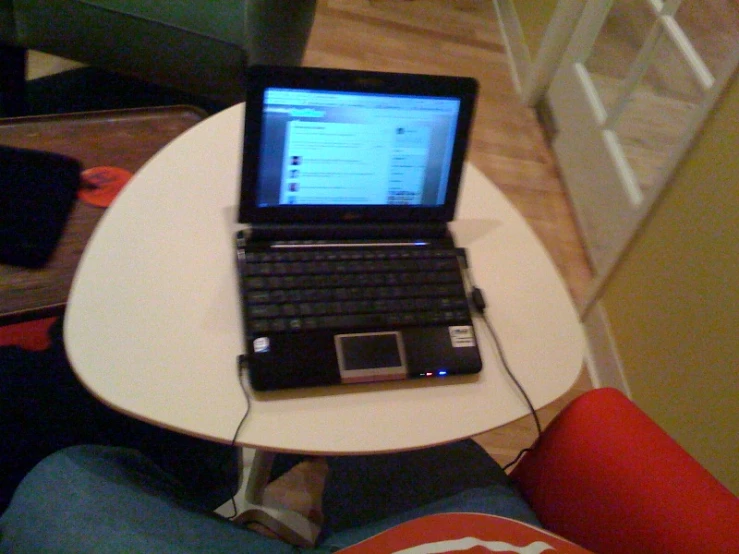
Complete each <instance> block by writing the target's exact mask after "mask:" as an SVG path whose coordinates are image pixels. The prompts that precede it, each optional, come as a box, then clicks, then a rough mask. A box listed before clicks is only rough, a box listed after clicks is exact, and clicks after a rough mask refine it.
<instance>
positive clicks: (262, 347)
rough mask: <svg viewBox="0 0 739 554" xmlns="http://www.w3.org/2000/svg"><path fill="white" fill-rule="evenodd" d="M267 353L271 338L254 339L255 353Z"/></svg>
mask: <svg viewBox="0 0 739 554" xmlns="http://www.w3.org/2000/svg"><path fill="white" fill-rule="evenodd" d="M265 352H269V338H267V337H259V338H258V339H254V353H255V354H263V353H265Z"/></svg>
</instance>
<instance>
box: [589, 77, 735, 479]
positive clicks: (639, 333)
mask: <svg viewBox="0 0 739 554" xmlns="http://www.w3.org/2000/svg"><path fill="white" fill-rule="evenodd" d="M738 133H739V82H738V79H737V74H736V73H735V74H734V77H733V79H732V81H731V82H730V84H729V87H728V88H727V90H726V91H725V93H724V95H723V97H722V98H721V100H720V101H719V103H718V104H717V107H716V109H715V110H714V112H713V114H712V116H711V117H710V119H709V121H708V122H707V125H706V126H705V127H704V129H703V131H702V132H701V134H700V135H699V137H698V140H697V142H696V143H695V144H694V145H693V147H692V148H691V151H690V152H689V154H688V156H687V157H686V158H685V160H684V161H683V163H682V164H681V166H680V168H679V169H678V171H677V173H676V175H675V176H674V178H673V180H672V183H671V185H670V188H669V189H668V191H667V193H666V195H665V197H664V198H663V199H662V201H661V202H660V203H659V205H658V206H657V209H656V210H655V212H654V214H653V216H652V217H651V218H650V219H649V220H648V221H647V224H646V226H645V228H644V229H643V232H642V233H640V234H639V235H638V237H637V239H636V240H635V242H634V244H633V245H632V247H631V249H630V251H629V252H628V253H627V255H626V257H625V258H624V260H623V261H622V263H621V264H620V265H619V267H618V268H617V270H616V272H615V273H614V275H613V278H612V279H611V281H610V282H609V284H608V286H607V287H606V290H605V293H604V296H603V299H602V301H603V304H604V306H605V308H606V311H607V313H608V317H609V319H610V322H611V325H612V328H613V332H614V336H615V338H616V342H617V345H618V350H619V354H620V355H621V359H622V361H623V364H624V369H625V376H626V379H627V381H628V384H629V387H630V388H631V391H632V393H633V399H634V401H635V402H636V403H637V404H638V405H639V406H640V407H641V408H642V409H644V410H645V411H646V412H647V413H649V414H650V416H651V417H652V418H654V419H655V421H657V422H658V423H659V424H660V425H661V426H662V427H663V428H664V429H666V430H667V432H668V433H670V435H671V436H672V437H673V438H675V439H676V440H677V441H678V442H679V443H680V444H681V445H682V446H683V447H684V448H685V449H686V450H688V451H689V452H690V453H691V454H692V455H693V456H694V457H695V458H697V459H698V460H699V461H700V462H701V463H702V464H703V466H704V467H706V468H707V469H708V470H709V471H711V472H712V473H713V474H714V475H715V476H716V477H717V478H718V479H719V480H720V481H722V482H723V483H724V484H725V485H726V486H727V487H728V488H729V489H731V490H732V491H733V492H734V494H739V460H738V457H737V454H738V453H739V440H738V439H739V138H738Z"/></svg>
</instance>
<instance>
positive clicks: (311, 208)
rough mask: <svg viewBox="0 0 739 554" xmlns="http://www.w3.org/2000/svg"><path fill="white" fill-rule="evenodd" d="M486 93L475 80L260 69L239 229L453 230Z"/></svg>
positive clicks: (252, 99)
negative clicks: (408, 226) (417, 225)
mask: <svg viewBox="0 0 739 554" xmlns="http://www.w3.org/2000/svg"><path fill="white" fill-rule="evenodd" d="M476 93H477V83H476V82H475V81H474V80H473V79H470V78H465V77H443V76H429V75H409V74H398V73H379V72H369V71H350V70H337V69H320V68H305V67H267V66H253V67H250V68H249V71H248V74H247V99H246V115H245V125H244V157H243V168H242V186H241V198H240V205H239V221H241V222H243V223H255V222H259V223H277V224H292V223H297V222H303V223H337V222H339V223H340V222H349V221H351V222H356V223H378V222H423V221H429V222H430V221H434V222H446V221H450V220H451V219H452V218H453V215H454V208H455V206H456V199H457V195H458V190H459V180H460V178H461V173H462V167H463V162H464V157H465V153H466V146H467V141H468V136H469V131H470V127H471V121H472V114H473V107H474V101H475V96H476Z"/></svg>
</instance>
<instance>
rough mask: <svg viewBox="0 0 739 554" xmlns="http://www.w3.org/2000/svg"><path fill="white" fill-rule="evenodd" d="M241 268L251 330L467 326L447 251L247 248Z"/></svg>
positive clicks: (453, 258) (454, 263) (459, 283)
mask: <svg viewBox="0 0 739 554" xmlns="http://www.w3.org/2000/svg"><path fill="white" fill-rule="evenodd" d="M243 269H244V271H243V279H244V294H245V297H246V310H247V322H248V327H249V330H250V332H252V333H266V332H294V331H302V330H308V329H333V330H342V329H358V330H361V329H362V328H370V327H387V326H393V327H399V326H418V325H439V324H441V325H469V324H470V321H471V320H470V313H469V308H468V304H467V298H466V294H465V288H464V282H463V280H462V273H461V271H460V267H459V262H458V260H457V254H456V252H455V250H454V249H451V248H449V249H436V248H412V249H408V248H405V249H404V248H394V247H379V248H368V247H361V248H346V247H344V248H336V249H334V248H330V247H327V248H306V249H297V248H296V249H285V251H280V250H277V249H272V250H269V251H264V250H260V251H246V252H244V259H243Z"/></svg>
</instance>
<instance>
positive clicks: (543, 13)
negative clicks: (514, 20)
mask: <svg viewBox="0 0 739 554" xmlns="http://www.w3.org/2000/svg"><path fill="white" fill-rule="evenodd" d="M510 1H511V3H512V4H513V7H514V9H515V10H516V14H517V15H518V21H519V23H520V24H521V29H522V30H523V34H524V39H525V41H526V46H527V47H528V50H529V54H530V55H531V59H532V60H533V59H534V58H536V54H537V52H538V51H539V46H540V45H541V39H542V38H543V37H544V33H545V31H546V28H547V25H548V24H549V21H550V20H551V18H552V14H553V13H554V8H556V7H557V0H510Z"/></svg>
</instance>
